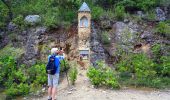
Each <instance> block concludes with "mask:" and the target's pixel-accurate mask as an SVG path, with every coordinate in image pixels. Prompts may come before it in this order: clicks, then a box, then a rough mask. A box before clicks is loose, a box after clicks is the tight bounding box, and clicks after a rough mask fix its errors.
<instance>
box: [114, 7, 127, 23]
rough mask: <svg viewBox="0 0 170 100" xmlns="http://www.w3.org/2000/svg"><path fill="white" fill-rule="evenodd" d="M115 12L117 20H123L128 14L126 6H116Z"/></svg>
mask: <svg viewBox="0 0 170 100" xmlns="http://www.w3.org/2000/svg"><path fill="white" fill-rule="evenodd" d="M114 13H115V17H116V18H117V20H123V19H124V17H125V14H126V13H125V8H124V6H116V7H115V11H114Z"/></svg>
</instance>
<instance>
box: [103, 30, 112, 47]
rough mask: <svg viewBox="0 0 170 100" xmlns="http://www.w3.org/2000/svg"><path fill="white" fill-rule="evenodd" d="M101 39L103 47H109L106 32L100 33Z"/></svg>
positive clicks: (108, 38)
mask: <svg viewBox="0 0 170 100" xmlns="http://www.w3.org/2000/svg"><path fill="white" fill-rule="evenodd" d="M101 38H102V42H103V44H105V45H109V44H110V42H111V41H110V37H109V34H108V32H106V31H104V32H102V34H101Z"/></svg>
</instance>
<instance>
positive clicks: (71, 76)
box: [69, 66, 78, 85]
mask: <svg viewBox="0 0 170 100" xmlns="http://www.w3.org/2000/svg"><path fill="white" fill-rule="evenodd" d="M77 74H78V70H77V67H76V66H74V67H72V68H71V69H70V71H69V79H70V81H71V84H72V85H74V84H75V81H76V79H77Z"/></svg>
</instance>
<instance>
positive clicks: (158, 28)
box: [156, 22, 170, 36]
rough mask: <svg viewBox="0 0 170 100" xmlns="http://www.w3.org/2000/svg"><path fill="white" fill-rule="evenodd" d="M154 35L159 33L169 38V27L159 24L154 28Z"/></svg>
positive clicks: (163, 23) (165, 24)
mask: <svg viewBox="0 0 170 100" xmlns="http://www.w3.org/2000/svg"><path fill="white" fill-rule="evenodd" d="M156 33H159V34H161V35H164V36H166V35H167V36H169V35H170V26H169V25H168V24H167V23H165V22H159V24H158V25H157V26H156Z"/></svg>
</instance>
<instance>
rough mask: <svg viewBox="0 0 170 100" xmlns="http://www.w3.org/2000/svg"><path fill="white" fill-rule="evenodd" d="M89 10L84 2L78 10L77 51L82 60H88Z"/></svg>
mask: <svg viewBox="0 0 170 100" xmlns="http://www.w3.org/2000/svg"><path fill="white" fill-rule="evenodd" d="M90 34H91V10H90V8H89V7H88V5H87V4H86V3H85V2H84V3H83V4H82V5H81V7H80V9H79V10H78V37H79V41H78V49H79V54H80V56H81V57H82V58H83V59H86V60H89V59H90Z"/></svg>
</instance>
